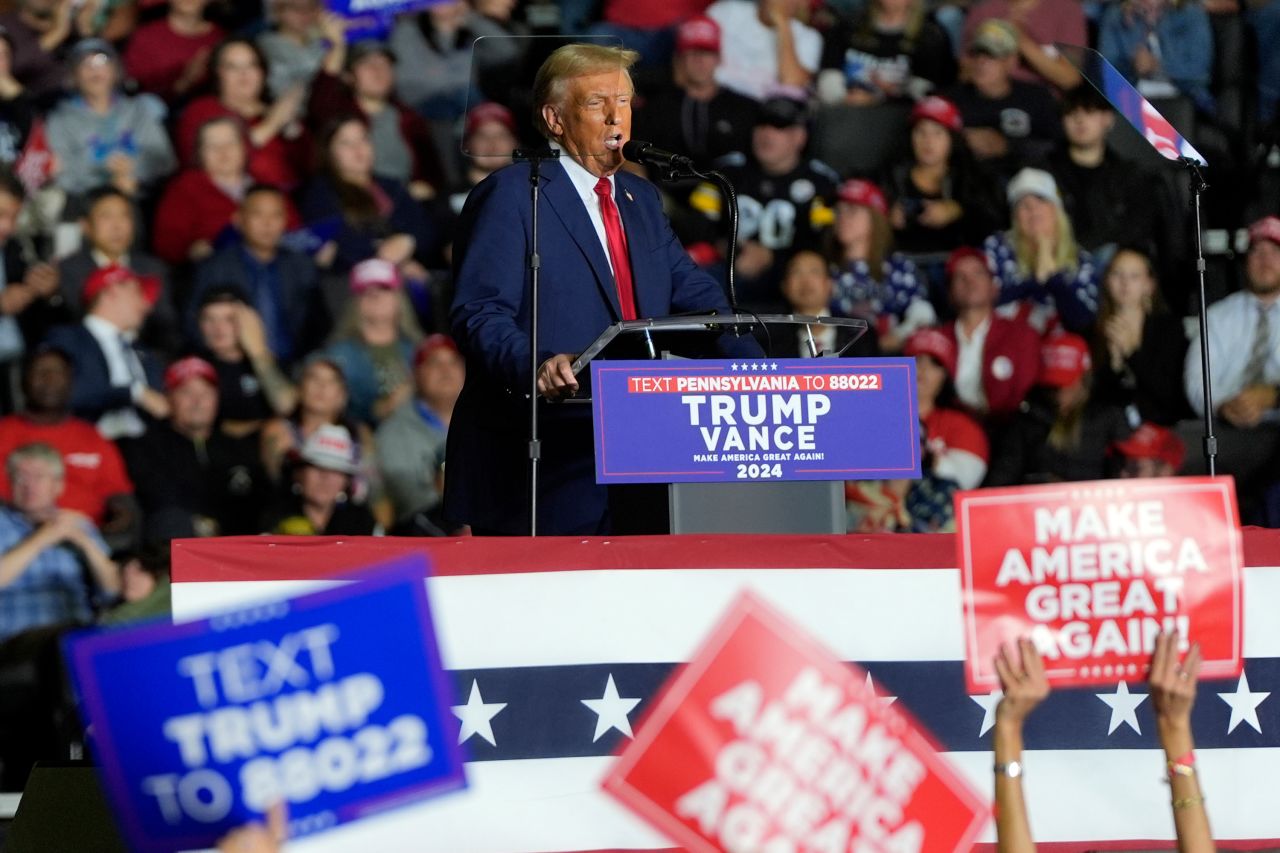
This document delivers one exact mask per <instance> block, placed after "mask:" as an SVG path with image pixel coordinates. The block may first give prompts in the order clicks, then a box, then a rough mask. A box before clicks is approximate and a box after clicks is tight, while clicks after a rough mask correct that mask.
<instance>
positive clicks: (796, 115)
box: [756, 95, 809, 127]
mask: <svg viewBox="0 0 1280 853" xmlns="http://www.w3.org/2000/svg"><path fill="white" fill-rule="evenodd" d="M808 121H809V102H808V101H807V100H805V99H803V98H800V97H796V96H792V95H771V96H770V97H768V98H766V99H765V100H764V103H762V104H761V105H760V112H759V115H758V116H757V118H756V124H767V125H769V126H771V127H795V126H796V125H798V124H805V123H807V122H808Z"/></svg>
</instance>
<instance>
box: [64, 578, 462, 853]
mask: <svg viewBox="0 0 1280 853" xmlns="http://www.w3.org/2000/svg"><path fill="white" fill-rule="evenodd" d="M426 573H427V566H426V560H425V559H423V558H422V557H418V556H415V557H407V558H402V559H399V560H396V561H394V562H392V563H388V564H385V565H383V566H381V567H379V568H377V569H375V570H370V571H369V572H362V573H361V574H359V575H357V576H353V579H354V580H356V581H357V582H356V583H352V584H345V585H343V586H340V587H336V588H334V589H331V590H327V591H324V592H320V593H316V594H314V595H308V596H305V597H302V598H296V599H292V600H287V601H280V602H275V603H270V604H263V605H261V606H258V607H254V608H250V609H246V610H240V611H235V612H230V613H225V614H222V615H219V616H215V617H212V618H209V619H205V620H202V621H198V622H190V623H186V624H182V625H167V624H165V625H150V626H144V627H140V628H135V629H128V630H120V631H110V632H97V633H91V634H85V633H82V634H78V635H75V636H73V637H70V638H68V640H67V642H66V659H67V660H68V661H69V666H70V669H71V674H72V677H73V680H74V682H75V686H76V689H77V693H78V696H79V698H80V701H81V706H82V710H83V712H84V715H85V722H86V723H87V724H88V725H90V726H91V745H92V750H93V753H94V755H95V757H96V758H97V760H98V762H99V764H100V765H101V772H102V774H103V778H104V782H105V785H104V787H105V789H106V791H107V795H108V797H109V798H110V800H111V802H112V805H113V811H114V813H115V814H116V816H117V820H118V821H119V823H120V826H121V829H122V830H123V833H124V836H125V838H126V839H127V840H128V842H129V845H130V848H131V849H134V850H139V851H144V852H145V853H150V851H156V853H159V851H165V853H169V851H173V850H178V849H191V848H202V847H211V846H213V844H214V842H215V841H216V840H217V839H218V838H219V837H220V836H221V835H223V834H224V833H226V832H227V831H228V830H229V829H231V828H233V827H235V826H238V825H240V824H243V823H246V822H248V821H251V820H262V813H263V812H265V811H266V810H267V809H268V808H269V807H270V806H271V805H272V804H273V803H275V802H277V801H281V800H282V801H284V803H285V804H286V806H287V808H288V814H289V818H290V834H291V835H292V836H299V835H306V834H310V833H314V832H317V831H321V830H324V829H328V828H330V827H333V826H336V825H338V824H342V823H348V822H350V821H353V820H356V819H358V818H360V817H362V816H364V815H368V814H372V813H374V812H379V811H383V810H386V809H389V808H394V807H396V806H399V805H402V804H405V803H409V802H413V801H417V800H421V799H424V798H426V797H429V796H433V795H435V794H438V793H443V792H445V791H449V790H454V789H457V788H461V787H463V786H464V785H465V780H464V778H463V771H462V762H461V757H460V755H459V753H458V747H457V722H456V720H454V719H453V717H452V715H451V714H450V712H449V706H450V703H451V701H452V696H451V693H450V690H449V687H448V684H447V682H446V681H445V679H444V677H443V676H442V673H441V667H440V655H439V651H438V649H437V647H436V641H435V633H434V630H433V628H432V622H431V614H430V611H429V608H428V604H427V597H426V589H425V583H424V580H425V577H426Z"/></svg>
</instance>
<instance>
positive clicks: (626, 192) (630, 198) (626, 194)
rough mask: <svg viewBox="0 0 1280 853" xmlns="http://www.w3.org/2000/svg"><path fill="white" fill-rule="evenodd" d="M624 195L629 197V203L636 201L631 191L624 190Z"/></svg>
mask: <svg viewBox="0 0 1280 853" xmlns="http://www.w3.org/2000/svg"><path fill="white" fill-rule="evenodd" d="M622 194H623V195H625V196H626V197H627V201H635V199H634V198H632V197H631V190H623V191H622Z"/></svg>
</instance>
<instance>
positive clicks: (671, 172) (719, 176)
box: [659, 163, 742, 337]
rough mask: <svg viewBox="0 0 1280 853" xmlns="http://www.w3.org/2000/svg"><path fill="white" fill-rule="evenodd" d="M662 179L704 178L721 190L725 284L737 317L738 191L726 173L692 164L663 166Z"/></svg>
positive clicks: (734, 328)
mask: <svg viewBox="0 0 1280 853" xmlns="http://www.w3.org/2000/svg"><path fill="white" fill-rule="evenodd" d="M659 175H660V177H661V178H662V179H663V180H664V181H668V182H670V181H675V180H678V179H680V178H689V177H694V178H702V180H704V181H710V182H711V183H713V184H715V185H716V187H717V188H719V190H720V195H721V196H722V197H723V198H724V199H725V202H726V205H727V207H728V210H729V258H728V263H729V269H728V272H727V273H726V275H725V284H726V285H728V291H729V293H728V296H729V310H730V311H731V312H732V313H733V314H734V315H737V314H738V313H740V312H739V310H738V288H737V283H736V280H735V278H734V275H735V274H734V267H735V266H737V261H738V191H737V189H735V188H734V186H733V181H730V180H729V178H728V176H727V175H725V173H724V172H721V171H718V170H714V169H713V170H711V171H709V172H703V171H700V170H699V169H696V168H694V166H693V164H692V163H683V164H681V165H679V166H677V165H675V164H670V165H663V166H662V167H661V171H660V172H659ZM733 333H734V335H735V336H738V337H741V334H742V332H741V330H740V329H739V328H738V327H737V325H734V327H733Z"/></svg>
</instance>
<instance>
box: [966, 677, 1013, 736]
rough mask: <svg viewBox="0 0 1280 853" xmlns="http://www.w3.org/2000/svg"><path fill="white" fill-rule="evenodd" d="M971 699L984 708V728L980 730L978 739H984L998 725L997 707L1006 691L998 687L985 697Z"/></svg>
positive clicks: (972, 697) (971, 697)
mask: <svg viewBox="0 0 1280 853" xmlns="http://www.w3.org/2000/svg"><path fill="white" fill-rule="evenodd" d="M969 698H970V699H972V700H973V701H974V702H977V703H978V705H980V706H981V707H982V728H980V729H979V730H978V737H982V736H983V735H985V734H986V733H987V732H989V731H991V727H992V726H994V725H995V724H996V706H997V705H999V704H1000V700H1001V699H1003V698H1004V691H1003V690H1001V689H1000V688H999V687H997V688H996V689H995V690H992V691H991V692H990V693H988V694H986V695H985V696H970V697H969Z"/></svg>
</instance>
